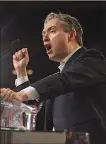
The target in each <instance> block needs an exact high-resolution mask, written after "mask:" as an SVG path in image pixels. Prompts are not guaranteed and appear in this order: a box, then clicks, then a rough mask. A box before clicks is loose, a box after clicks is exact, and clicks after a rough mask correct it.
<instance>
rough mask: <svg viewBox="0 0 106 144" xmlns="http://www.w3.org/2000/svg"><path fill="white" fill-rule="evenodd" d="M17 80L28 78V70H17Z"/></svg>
mask: <svg viewBox="0 0 106 144" xmlns="http://www.w3.org/2000/svg"><path fill="white" fill-rule="evenodd" d="M16 74H17V78H20V77H24V76H27V70H26V68H25V69H21V70H16Z"/></svg>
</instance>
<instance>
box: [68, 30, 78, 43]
mask: <svg viewBox="0 0 106 144" xmlns="http://www.w3.org/2000/svg"><path fill="white" fill-rule="evenodd" d="M75 38H76V31H75V30H73V31H72V32H70V33H69V37H68V41H73V40H75Z"/></svg>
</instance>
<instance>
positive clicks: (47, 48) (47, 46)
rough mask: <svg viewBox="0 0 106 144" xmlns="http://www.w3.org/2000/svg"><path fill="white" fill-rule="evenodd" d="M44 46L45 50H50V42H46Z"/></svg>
mask: <svg viewBox="0 0 106 144" xmlns="http://www.w3.org/2000/svg"><path fill="white" fill-rule="evenodd" d="M45 48H46V51H47V52H49V51H50V50H51V45H50V44H46V45H45Z"/></svg>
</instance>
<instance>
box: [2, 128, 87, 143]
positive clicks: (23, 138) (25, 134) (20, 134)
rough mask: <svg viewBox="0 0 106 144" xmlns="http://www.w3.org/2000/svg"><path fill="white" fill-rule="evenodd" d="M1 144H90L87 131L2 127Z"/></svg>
mask: <svg viewBox="0 0 106 144" xmlns="http://www.w3.org/2000/svg"><path fill="white" fill-rule="evenodd" d="M1 144H89V135H88V134H87V133H70V134H69V133H68V135H67V132H32V131H19V130H18V129H17V130H9V129H4V128H3V129H1Z"/></svg>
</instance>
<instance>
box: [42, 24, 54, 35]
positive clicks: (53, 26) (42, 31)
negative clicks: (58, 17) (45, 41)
mask: <svg viewBox="0 0 106 144" xmlns="http://www.w3.org/2000/svg"><path fill="white" fill-rule="evenodd" d="M52 28H56V26H51V27H49V28H48V29H47V31H50V30H51V29H52ZM44 33H45V31H44V30H43V31H42V34H44Z"/></svg>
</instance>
